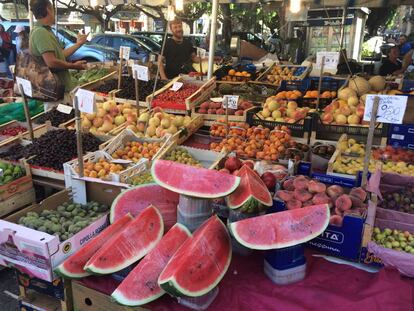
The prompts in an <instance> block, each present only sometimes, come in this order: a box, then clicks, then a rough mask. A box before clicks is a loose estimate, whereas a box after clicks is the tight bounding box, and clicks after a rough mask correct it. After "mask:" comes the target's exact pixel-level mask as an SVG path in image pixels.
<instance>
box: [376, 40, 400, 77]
mask: <svg viewBox="0 0 414 311" xmlns="http://www.w3.org/2000/svg"><path fill="white" fill-rule="evenodd" d="M387 56H388V57H387V58H386V59H384V61H383V62H382V66H381V68H380V75H381V76H387V75H398V74H401V73H403V70H402V64H401V62H400V60H399V59H398V57H399V56H400V49H399V48H398V46H393V47H392V48H390V50H389V51H388V54H387Z"/></svg>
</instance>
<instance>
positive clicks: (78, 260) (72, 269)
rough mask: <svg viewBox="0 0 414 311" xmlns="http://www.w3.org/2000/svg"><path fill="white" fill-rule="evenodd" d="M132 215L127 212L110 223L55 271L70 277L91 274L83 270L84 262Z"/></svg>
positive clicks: (129, 220)
mask: <svg viewBox="0 0 414 311" xmlns="http://www.w3.org/2000/svg"><path fill="white" fill-rule="evenodd" d="M132 219H133V217H132V216H131V214H127V215H125V216H124V217H122V218H120V219H118V220H117V221H116V222H114V223H113V224H112V225H110V226H109V227H107V228H106V229H105V230H103V231H102V232H101V233H100V234H99V235H97V236H95V237H94V238H93V239H92V240H91V241H89V242H88V243H87V244H86V245H84V246H82V248H81V249H80V250H79V251H77V252H76V253H74V254H72V255H71V256H70V257H69V258H67V259H66V260H65V261H64V262H62V263H61V264H60V265H59V266H58V267H57V268H56V269H55V272H56V273H57V274H59V275H61V276H63V277H66V278H70V279H78V278H83V277H85V276H88V275H91V273H89V272H87V271H85V270H84V269H83V267H84V266H85V264H86V262H87V261H88V260H89V259H90V258H91V257H92V256H93V255H94V254H95V253H96V252H97V251H98V250H99V249H100V248H101V247H102V245H104V244H106V243H109V242H110V241H111V240H112V239H113V238H115V237H116V236H117V235H118V234H119V233H120V232H121V231H122V230H123V229H124V228H125V226H126V225H127V224H128V223H129V222H131V220H132Z"/></svg>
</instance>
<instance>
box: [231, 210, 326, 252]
mask: <svg viewBox="0 0 414 311" xmlns="http://www.w3.org/2000/svg"><path fill="white" fill-rule="evenodd" d="M329 216H330V215H329V206H328V205H327V204H321V205H314V206H308V207H305V208H299V209H292V210H287V211H284V212H279V213H273V214H267V215H263V216H258V217H253V218H248V219H245V220H241V221H237V222H233V223H231V224H230V230H231V232H232V234H233V235H234V238H235V239H236V240H237V241H238V242H239V243H240V244H242V245H244V246H246V247H247V248H251V249H259V250H269V249H277V248H284V247H289V246H293V245H297V244H301V243H305V242H307V241H309V240H312V239H314V238H316V237H317V236H318V235H320V234H321V233H322V232H323V231H325V229H326V227H327V226H328V224H329Z"/></svg>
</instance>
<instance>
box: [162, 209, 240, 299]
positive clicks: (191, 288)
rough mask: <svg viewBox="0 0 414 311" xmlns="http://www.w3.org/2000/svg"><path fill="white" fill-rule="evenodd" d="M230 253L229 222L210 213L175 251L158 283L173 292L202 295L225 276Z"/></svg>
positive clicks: (194, 295) (179, 294) (190, 295)
mask: <svg viewBox="0 0 414 311" xmlns="http://www.w3.org/2000/svg"><path fill="white" fill-rule="evenodd" d="M231 254H232V250H231V240H230V236H229V233H228V231H227V229H226V226H225V225H224V224H223V223H222V222H221V220H220V219H219V218H218V217H217V216H215V215H214V216H211V217H210V218H209V219H208V220H206V221H205V222H204V223H203V224H202V225H201V227H199V228H198V229H197V230H196V231H195V232H194V235H193V237H192V238H189V239H187V240H186V241H185V242H184V244H183V245H182V246H181V247H180V248H179V249H178V251H177V252H176V253H175V254H174V256H173V257H172V258H171V260H170V261H169V262H168V264H167V266H166V267H165V268H164V270H163V271H162V272H161V275H160V276H159V278H158V284H159V285H160V287H161V288H162V289H163V290H165V291H166V292H167V293H169V294H171V295H173V296H188V297H199V296H203V295H205V294H207V293H208V292H210V291H211V290H212V289H214V288H215V287H216V286H217V284H218V283H219V282H220V281H221V279H222V278H223V277H224V275H225V273H226V271H227V269H228V268H229V265H230V261H231Z"/></svg>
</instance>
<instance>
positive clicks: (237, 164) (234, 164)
mask: <svg viewBox="0 0 414 311" xmlns="http://www.w3.org/2000/svg"><path fill="white" fill-rule="evenodd" d="M241 166H242V161H240V159H239V158H237V157H229V158H228V159H227V160H226V162H225V163H224V167H225V168H227V169H228V170H229V171H230V172H234V171H235V170H238V169H240V168H241Z"/></svg>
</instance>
